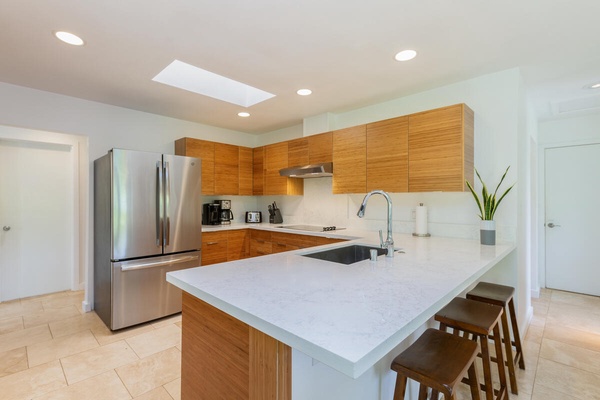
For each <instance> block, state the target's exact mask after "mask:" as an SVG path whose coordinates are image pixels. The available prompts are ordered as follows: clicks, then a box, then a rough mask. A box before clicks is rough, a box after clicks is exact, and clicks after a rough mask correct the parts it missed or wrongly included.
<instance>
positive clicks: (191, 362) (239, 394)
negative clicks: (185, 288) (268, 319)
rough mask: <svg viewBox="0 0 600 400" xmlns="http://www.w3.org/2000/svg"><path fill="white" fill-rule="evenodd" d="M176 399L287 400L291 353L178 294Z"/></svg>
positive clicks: (205, 304)
mask: <svg viewBox="0 0 600 400" xmlns="http://www.w3.org/2000/svg"><path fill="white" fill-rule="evenodd" d="M182 315H183V317H182V345H181V346H182V351H181V354H182V358H181V398H182V399H183V400H191V399H238V400H245V399H248V400H263V399H276V400H291V398H292V392H291V379H292V377H291V355H292V352H291V348H290V347H289V346H286V345H285V344H283V343H281V342H279V341H277V340H275V339H273V338H272V337H270V336H268V335H266V334H264V333H262V332H261V331H258V330H256V329H254V328H252V327H250V326H248V325H247V324H245V323H243V322H241V321H239V320H238V319H236V318H234V317H232V316H230V315H228V314H226V313H224V312H222V311H220V310H218V309H216V308H215V307H213V306H211V305H209V304H207V303H205V302H204V301H202V300H199V299H198V298H196V297H194V296H192V295H190V294H188V293H185V292H184V293H183V312H182Z"/></svg>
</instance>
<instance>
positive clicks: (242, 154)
mask: <svg viewBox="0 0 600 400" xmlns="http://www.w3.org/2000/svg"><path fill="white" fill-rule="evenodd" d="M252 153H253V151H252V149H251V148H249V147H241V146H240V147H239V190H238V194H239V195H241V196H252V194H253V192H252V180H253V178H252V172H253V171H252V169H253V166H252V159H253V154H252Z"/></svg>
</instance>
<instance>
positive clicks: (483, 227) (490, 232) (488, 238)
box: [479, 220, 496, 246]
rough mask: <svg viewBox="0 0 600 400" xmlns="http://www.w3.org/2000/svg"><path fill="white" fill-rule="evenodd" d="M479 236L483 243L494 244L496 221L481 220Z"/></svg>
mask: <svg viewBox="0 0 600 400" xmlns="http://www.w3.org/2000/svg"><path fill="white" fill-rule="evenodd" d="M479 227H480V231H479V238H480V240H481V244H485V245H490V246H493V245H495V244H496V221H486V220H481V224H480V226H479Z"/></svg>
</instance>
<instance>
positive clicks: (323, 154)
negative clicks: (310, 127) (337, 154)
mask: <svg viewBox="0 0 600 400" xmlns="http://www.w3.org/2000/svg"><path fill="white" fill-rule="evenodd" d="M307 139H308V163H309V164H316V163H324V162H331V161H333V132H325V133H319V134H318V135H311V136H308V137H307Z"/></svg>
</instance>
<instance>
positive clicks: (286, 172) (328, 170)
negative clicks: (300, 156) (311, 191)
mask: <svg viewBox="0 0 600 400" xmlns="http://www.w3.org/2000/svg"><path fill="white" fill-rule="evenodd" d="M279 175H281V176H289V177H290V178H322V177H324V176H333V163H331V162H327V163H320V164H311V165H300V166H297V167H290V168H283V169H280V170H279Z"/></svg>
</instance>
